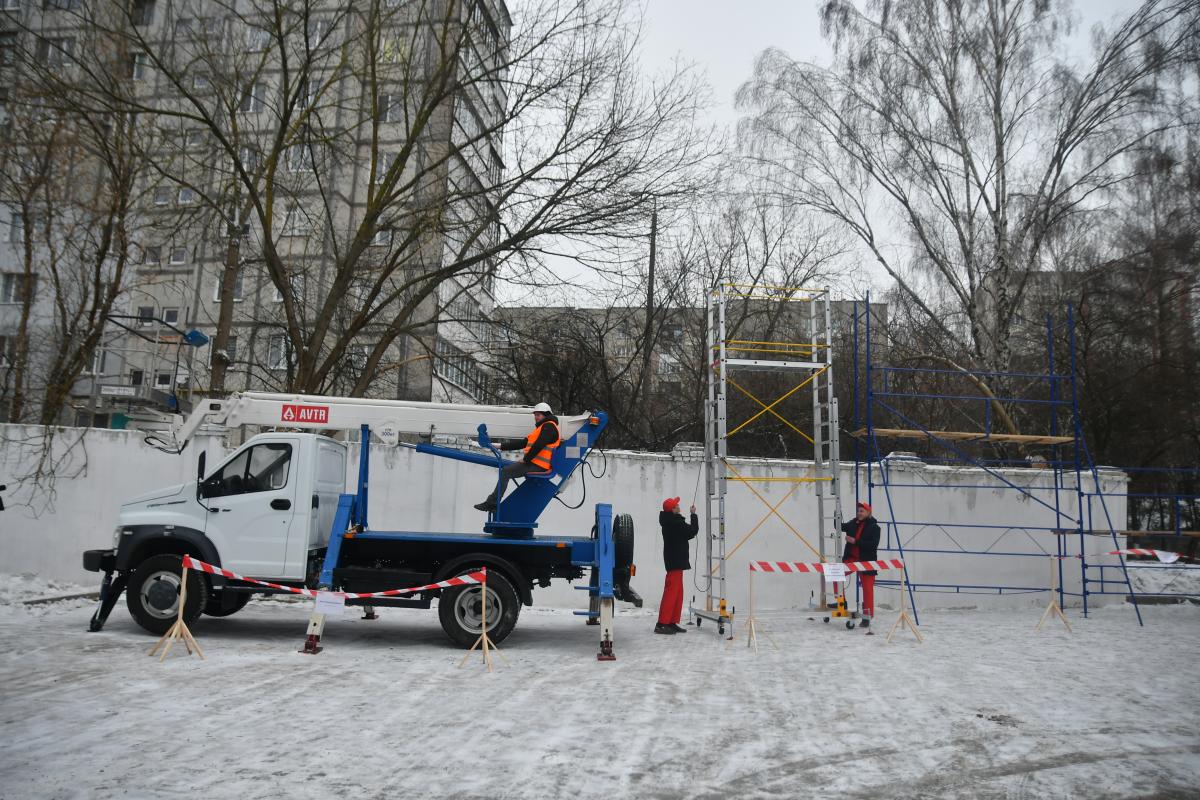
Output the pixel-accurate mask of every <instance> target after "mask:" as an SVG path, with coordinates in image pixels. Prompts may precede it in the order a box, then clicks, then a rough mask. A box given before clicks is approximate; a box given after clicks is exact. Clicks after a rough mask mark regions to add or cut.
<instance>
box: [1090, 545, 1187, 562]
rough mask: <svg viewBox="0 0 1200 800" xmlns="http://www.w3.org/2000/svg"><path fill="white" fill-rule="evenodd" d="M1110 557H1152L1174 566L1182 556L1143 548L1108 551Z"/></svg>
mask: <svg viewBox="0 0 1200 800" xmlns="http://www.w3.org/2000/svg"><path fill="white" fill-rule="evenodd" d="M1108 555H1110V556H1154V557H1155V558H1157V559H1158V560H1159V561H1161V562H1162V563H1164V564H1174V563H1175V562H1176V561H1178V560H1179V559H1181V558H1183V557H1184V556H1183V555H1182V554H1181V553H1172V552H1171V551H1170V550H1149V549H1146V548H1144V547H1131V548H1129V549H1128V550H1109V551H1108Z"/></svg>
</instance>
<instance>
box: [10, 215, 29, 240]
mask: <svg viewBox="0 0 1200 800" xmlns="http://www.w3.org/2000/svg"><path fill="white" fill-rule="evenodd" d="M8 240H9V241H10V242H12V243H13V244H21V243H22V242H24V241H25V215H24V214H22V213H21V212H20V211H13V212H12V214H11V215H10V216H9V218H8Z"/></svg>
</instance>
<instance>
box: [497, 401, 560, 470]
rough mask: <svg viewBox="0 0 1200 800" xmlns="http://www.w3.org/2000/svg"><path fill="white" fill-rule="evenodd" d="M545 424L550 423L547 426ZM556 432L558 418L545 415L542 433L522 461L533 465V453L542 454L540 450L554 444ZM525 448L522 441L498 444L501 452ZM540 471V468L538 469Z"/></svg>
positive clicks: (515, 440) (557, 434) (557, 436)
mask: <svg viewBox="0 0 1200 800" xmlns="http://www.w3.org/2000/svg"><path fill="white" fill-rule="evenodd" d="M547 423H552V425H551V424H547ZM559 436H560V434H559V432H558V417H556V416H554V415H553V414H547V415H546V418H545V419H543V420H542V432H541V433H539V434H538V438H536V439H534V440H533V447H530V448H529V452H528V453H526V454H525V457H524V458H523V459H522V460H523V461H524V462H525V463H526V464H532V463H533V456H534V454H535V453H540V452H542V448H543V447H546V446H548V445H550V444H553V443H554V440H555V439H557V438H559ZM524 448H525V440H524V439H509V440H507V441H504V442H501V443H500V449H501V450H523V449H524ZM538 469H541V467H538Z"/></svg>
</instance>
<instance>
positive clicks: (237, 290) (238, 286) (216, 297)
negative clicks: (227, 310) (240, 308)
mask: <svg viewBox="0 0 1200 800" xmlns="http://www.w3.org/2000/svg"><path fill="white" fill-rule="evenodd" d="M221 274H222V273H220V272H218V273H217V280H216V282H215V283H214V284H213V302H215V303H219V302H221ZM241 301H242V273H241V272H239V273H238V274H237V277H236V278H234V279H233V302H235V303H240V302H241Z"/></svg>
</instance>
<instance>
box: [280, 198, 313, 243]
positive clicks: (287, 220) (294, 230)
mask: <svg viewBox="0 0 1200 800" xmlns="http://www.w3.org/2000/svg"><path fill="white" fill-rule="evenodd" d="M282 233H283V235H284V236H303V235H305V234H306V233H308V215H307V214H306V213H304V209H303V208H301V207H300V206H299V205H295V204H293V205H290V206H288V208H287V211H285V212H284V215H283V230H282Z"/></svg>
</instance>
